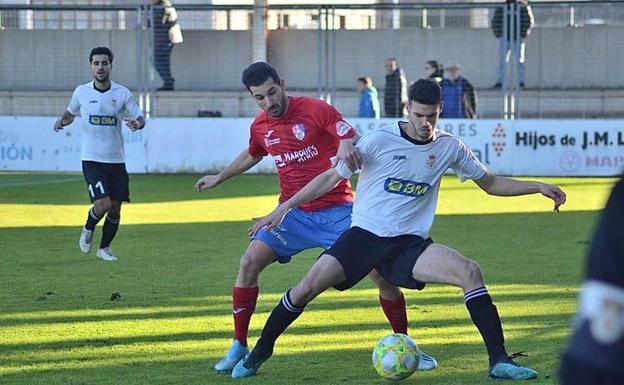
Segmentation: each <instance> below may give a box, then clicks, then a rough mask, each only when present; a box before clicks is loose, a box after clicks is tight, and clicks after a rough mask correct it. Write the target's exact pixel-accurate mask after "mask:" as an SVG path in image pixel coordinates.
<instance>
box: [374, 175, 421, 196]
mask: <svg viewBox="0 0 624 385" xmlns="http://www.w3.org/2000/svg"><path fill="white" fill-rule="evenodd" d="M430 188H431V185H430V184H429V183H424V182H414V181H412V180H407V179H398V178H388V179H386V181H385V183H384V190H386V191H387V192H389V193H392V194H399V195H406V196H410V197H420V196H423V195H425V194H426V193H427V191H429V189H430Z"/></svg>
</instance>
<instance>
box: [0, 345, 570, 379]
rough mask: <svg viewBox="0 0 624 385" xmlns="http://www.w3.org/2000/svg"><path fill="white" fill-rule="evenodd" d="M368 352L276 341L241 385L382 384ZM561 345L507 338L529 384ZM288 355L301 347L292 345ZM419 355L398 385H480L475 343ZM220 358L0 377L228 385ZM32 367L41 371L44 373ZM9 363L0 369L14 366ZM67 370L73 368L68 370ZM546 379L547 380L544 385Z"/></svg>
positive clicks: (107, 362)
mask: <svg viewBox="0 0 624 385" xmlns="http://www.w3.org/2000/svg"><path fill="white" fill-rule="evenodd" d="M369 343H370V345H371V347H370V348H353V347H350V346H348V345H347V346H344V347H340V348H335V347H328V348H326V349H323V350H322V351H319V350H304V351H300V352H284V350H285V349H286V348H292V347H293V346H292V344H288V346H285V345H287V344H284V343H281V342H280V341H278V344H277V345H276V350H275V354H274V356H273V357H272V358H271V359H270V360H269V361H267V362H266V363H265V364H264V365H263V367H262V368H261V370H260V371H259V374H258V376H257V377H255V378H253V379H250V380H247V383H250V384H251V383H253V384H309V383H318V384H363V383H366V384H382V383H386V384H387V382H386V381H385V380H383V379H381V378H379V377H377V376H376V374H375V373H374V371H373V369H372V365H371V364H370V354H371V353H370V352H371V350H372V346H373V345H374V339H371V340H370V341H369ZM562 343H563V341H562V339H560V338H550V339H542V340H540V341H537V342H536V341H535V340H533V339H532V338H531V337H522V338H515V339H513V341H511V342H510V345H514V346H522V347H524V346H529V347H531V349H529V357H527V358H522V359H521V360H520V362H521V363H523V364H524V365H527V366H531V367H534V368H536V369H537V370H538V371H539V372H540V374H541V375H540V378H539V379H538V380H537V381H533V382H532V384H535V383H540V384H542V383H548V384H550V383H552V378H547V376H548V377H552V374H553V372H554V370H555V368H556V366H557V363H558V355H559V351H560V350H561V347H562ZM294 344H295V345H299V346H295V348H301V347H302V346H301V344H300V343H299V342H294ZM426 349H427V351H428V352H429V353H430V354H433V355H435V357H436V358H437V359H438V360H439V362H440V367H439V368H438V369H437V370H435V371H432V372H428V373H416V374H415V375H414V376H413V377H410V378H409V379H408V380H406V381H404V382H402V383H406V384H411V383H413V384H483V383H486V382H488V380H487V378H486V370H487V356H486V354H485V349H484V348H483V346H482V344H481V343H479V342H469V343H461V344H458V343H447V342H444V341H443V340H441V341H439V343H436V344H435V345H431V346H427V347H426ZM221 353H222V352H220V351H215V350H208V349H199V350H196V351H189V352H180V353H179V354H175V353H172V352H161V351H152V352H149V353H145V352H144V351H141V350H140V349H139V350H136V351H134V352H130V353H126V352H123V353H116V352H115V350H114V349H111V350H106V351H98V352H96V353H95V354H94V355H91V356H85V357H77V358H67V359H65V360H64V361H63V360H51V361H47V362H46V361H41V362H39V361H36V360H35V361H29V366H28V367H25V368H23V372H21V373H11V374H6V375H4V376H3V380H4V381H8V382H7V383H11V384H18V383H19V384H26V383H28V384H39V383H41V384H43V383H45V384H57V383H58V384H60V383H62V384H65V383H89V384H96V383H97V384H113V383H114V384H144V383H145V384H147V383H150V384H217V383H230V382H232V380H231V379H230V378H229V377H227V376H224V375H217V374H215V373H214V372H213V371H212V369H211V366H212V365H213V364H214V362H215V360H216V359H217V358H218V357H219V356H220V354H221ZM40 364H48V365H46V366H45V369H44V368H41V367H38V366H39V365H40ZM14 365H15V363H9V365H7V367H15V366H14ZM72 366H73V367H72ZM549 380H550V381H549Z"/></svg>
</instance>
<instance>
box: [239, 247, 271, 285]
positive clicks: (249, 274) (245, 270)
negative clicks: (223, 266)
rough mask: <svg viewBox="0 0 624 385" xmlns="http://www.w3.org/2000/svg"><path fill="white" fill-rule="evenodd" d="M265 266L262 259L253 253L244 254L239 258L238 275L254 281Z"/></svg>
mask: <svg viewBox="0 0 624 385" xmlns="http://www.w3.org/2000/svg"><path fill="white" fill-rule="evenodd" d="M265 266H266V264H265V263H264V258H262V257H261V256H260V255H258V254H256V253H253V252H246V253H245V254H243V257H242V258H241V262H240V273H239V275H242V276H244V277H245V278H250V279H255V278H257V277H258V275H259V274H260V272H261V271H262V270H263V269H264V267H265Z"/></svg>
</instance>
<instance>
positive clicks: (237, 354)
mask: <svg viewBox="0 0 624 385" xmlns="http://www.w3.org/2000/svg"><path fill="white" fill-rule="evenodd" d="M247 353H249V349H248V348H247V346H243V345H242V344H241V343H240V342H238V340H234V342H232V346H230V349H229V350H228V352H227V353H226V355H225V357H224V358H223V359H222V360H221V361H219V362H218V363H217V364H216V365H215V367H214V368H215V370H216V371H217V372H219V373H229V372H231V371H232V369H234V366H236V363H237V362H238V361H240V360H241V359H242V358H243V357H245V355H246V354H247Z"/></svg>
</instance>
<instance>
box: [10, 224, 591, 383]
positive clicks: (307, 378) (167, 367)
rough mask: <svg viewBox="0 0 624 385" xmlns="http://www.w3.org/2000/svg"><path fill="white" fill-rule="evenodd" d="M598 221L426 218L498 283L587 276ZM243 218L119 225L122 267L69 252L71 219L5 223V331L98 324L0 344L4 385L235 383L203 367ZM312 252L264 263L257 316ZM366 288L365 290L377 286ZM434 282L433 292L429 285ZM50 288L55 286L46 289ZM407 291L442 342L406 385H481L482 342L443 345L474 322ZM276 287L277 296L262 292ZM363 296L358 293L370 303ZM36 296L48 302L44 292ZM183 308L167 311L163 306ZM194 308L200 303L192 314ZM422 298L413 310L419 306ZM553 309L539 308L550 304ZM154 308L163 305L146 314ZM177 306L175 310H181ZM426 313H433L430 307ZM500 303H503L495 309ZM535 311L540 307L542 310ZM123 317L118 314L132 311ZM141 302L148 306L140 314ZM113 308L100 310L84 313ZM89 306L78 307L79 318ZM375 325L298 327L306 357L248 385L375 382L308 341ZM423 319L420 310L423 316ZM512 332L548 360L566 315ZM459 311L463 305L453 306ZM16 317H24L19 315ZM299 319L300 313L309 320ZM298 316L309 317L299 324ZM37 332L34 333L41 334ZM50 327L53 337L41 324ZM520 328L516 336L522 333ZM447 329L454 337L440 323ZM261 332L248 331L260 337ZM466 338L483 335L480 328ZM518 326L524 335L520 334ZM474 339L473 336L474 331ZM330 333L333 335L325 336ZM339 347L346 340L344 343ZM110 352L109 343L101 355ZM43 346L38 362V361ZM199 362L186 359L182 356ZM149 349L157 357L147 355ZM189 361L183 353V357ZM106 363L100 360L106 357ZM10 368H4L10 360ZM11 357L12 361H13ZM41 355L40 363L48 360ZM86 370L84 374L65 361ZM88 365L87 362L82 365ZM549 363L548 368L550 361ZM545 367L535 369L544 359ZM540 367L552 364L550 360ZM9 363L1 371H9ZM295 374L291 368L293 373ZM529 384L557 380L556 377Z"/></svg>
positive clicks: (344, 355)
mask: <svg viewBox="0 0 624 385" xmlns="http://www.w3.org/2000/svg"><path fill="white" fill-rule="evenodd" d="M595 217H596V213H595V212H562V213H558V214H552V213H518V214H501V215H496V214H492V215H448V216H440V217H438V218H437V220H436V224H435V226H434V233H433V237H434V239H435V240H436V241H437V242H440V243H445V244H449V245H450V246H452V247H455V248H457V249H458V250H460V251H461V252H462V253H464V254H465V255H467V256H468V257H470V258H472V259H475V260H476V261H478V262H479V263H480V265H481V266H482V269H483V271H484V273H485V277H486V280H487V282H488V283H490V284H496V285H523V284H526V285H543V286H545V287H549V288H552V287H555V288H556V287H557V286H558V285H560V286H562V287H565V288H569V287H574V286H576V285H577V284H578V283H580V280H581V270H582V266H583V260H584V255H585V249H586V247H587V244H586V240H587V239H588V238H589V234H590V230H591V228H592V226H593V223H594V220H595ZM247 227H248V222H223V223H198V224H163V225H160V224H159V225H130V226H123V225H122V227H121V230H120V232H119V235H118V237H117V239H116V240H115V243H114V249H115V250H116V252H117V253H118V254H119V256H120V260H119V261H118V262H116V263H104V262H102V261H99V260H97V259H95V257H93V256H92V255H91V256H89V257H86V256H84V255H81V254H80V253H79V252H78V251H77V248H76V236H77V231H76V229H75V228H73V227H71V228H70V227H48V228H45V227H42V228H11V229H2V233H1V234H0V249H1V250H2V258H0V314H2V317H0V327H2V328H5V330H0V332H6V331H7V329H10V328H11V327H14V326H17V327H20V326H24V327H25V328H28V327H29V326H32V327H33V328H37V327H45V328H47V327H48V326H47V325H49V328H50V329H49V331H54V327H55V324H57V323H61V324H67V323H74V322H75V323H78V322H93V323H94V329H93V333H92V334H91V335H90V336H89V337H88V338H85V339H80V338H71V339H68V340H64V341H44V342H24V343H21V342H11V343H7V342H6V340H5V342H4V343H1V342H0V359H1V360H2V362H3V364H2V365H0V370H6V368H7V367H13V366H17V367H18V368H14V370H20V371H22V372H21V373H8V372H5V374H3V375H2V377H1V378H0V382H2V384H3V385H4V384H5V383H11V384H13V383H15V384H69V383H78V384H79V383H85V384H93V383H97V384H98V385H99V384H150V385H154V384H179V383H184V384H200V383H201V384H206V383H208V384H213V383H214V384H216V383H225V382H229V381H230V380H229V379H228V378H227V377H222V376H215V375H213V374H212V373H211V370H210V367H211V366H210V365H211V364H212V361H214V359H216V358H217V357H218V356H219V355H220V354H222V350H224V348H225V344H226V343H227V341H228V340H229V338H230V337H231V332H230V331H229V328H230V327H231V321H230V320H229V312H230V310H229V309H230V303H229V296H230V291H231V286H232V284H233V281H234V279H235V276H236V272H237V270H238V260H239V256H240V255H241V253H242V252H243V250H244V249H245V248H246V246H247V242H248V239H247V236H246V229H247ZM317 255H318V252H317V251H309V252H306V253H304V254H303V255H300V256H297V257H296V258H295V261H294V262H293V263H291V264H288V265H272V266H271V267H269V268H268V270H267V271H266V272H265V273H264V274H263V275H262V277H261V284H260V286H261V297H260V304H259V307H258V312H260V313H265V314H264V315H263V316H266V312H268V311H270V310H271V309H272V308H273V306H274V305H275V304H276V303H277V299H278V298H279V296H280V295H281V293H283V291H284V290H285V289H286V288H288V287H290V286H292V285H294V284H296V283H297V281H298V280H299V279H300V277H302V276H303V274H304V273H305V272H306V271H307V270H308V268H309V266H310V265H311V264H312V263H313V262H314V260H315V258H316V256H317ZM371 287H372V284H371V283H370V282H363V283H361V284H360V286H358V288H357V289H356V292H357V290H359V289H368V288H371ZM492 287H493V289H492V294H493V297H494V300H495V301H496V302H497V304H499V305H500V304H506V303H509V306H514V305H513V304H514V303H518V302H519V301H533V302H535V303H536V304H539V302H540V301H547V303H552V302H555V301H559V302H562V303H566V302H567V303H569V302H572V301H574V297H575V296H576V294H575V292H574V291H569V292H567V291H565V290H566V289H564V288H562V289H561V290H555V291H552V290H546V289H544V290H540V289H539V287H537V288H531V286H529V288H531V289H530V290H528V291H522V292H517V293H515V292H513V290H512V289H509V290H506V291H505V292H501V293H497V292H496V286H495V285H492ZM436 290H437V289H436ZM112 292H120V293H121V295H122V300H121V301H118V302H112V301H110V295H111V293H112ZM47 293H52V294H47ZM427 293H428V289H425V291H424V292H423V295H422V296H419V294H410V295H409V299H408V302H409V304H410V305H411V308H412V309H411V310H410V316H411V318H412V323H413V324H414V325H416V329H415V330H414V334H415V335H416V336H418V333H419V331H418V329H422V333H423V334H426V333H432V332H433V333H436V331H437V330H440V333H441V335H440V339H439V341H437V342H436V343H435V344H432V345H431V346H426V348H427V350H428V352H429V351H431V350H432V351H431V352H432V354H435V355H436V358H439V359H440V361H441V367H440V369H439V370H437V371H436V372H435V373H428V374H419V375H418V377H413V378H411V379H409V380H407V381H406V382H404V383H414V384H416V383H418V384H433V383H435V384H454V385H456V384H480V383H484V382H485V365H486V363H485V358H484V349H483V348H482V347H481V345H480V344H477V343H463V342H462V343H456V344H452V343H449V342H447V341H445V336H444V334H442V333H443V331H442V328H444V327H450V328H452V329H458V330H460V331H459V332H461V331H463V330H464V329H463V328H464V327H466V328H471V327H472V326H471V323H470V319H469V317H468V315H467V312H466V311H465V309H463V305H462V304H461V296H460V293H459V292H457V296H448V295H442V296H439V297H437V296H435V295H429V294H427ZM267 295H270V296H272V298H266V297H264V298H263V296H267ZM365 296H366V297H365ZM41 297H44V299H43V300H41ZM169 306H170V307H178V308H176V309H172V310H171V311H168V310H167V307H169ZM194 306H197V308H194ZM414 306H416V308H414ZM434 306H444V307H452V306H456V307H457V309H461V315H462V316H463V317H461V318H448V317H446V318H443V319H440V317H439V316H437V315H436V317H437V318H435V319H434V318H430V319H428V313H427V311H431V310H432V309H434ZM544 306H547V305H544ZM151 307H160V308H162V310H157V311H155V312H152V311H150V310H149V309H150V308H151ZM180 307H182V308H180ZM377 307H378V304H377V299H376V296H375V295H374V294H373V295H371V293H370V292H368V293H367V294H362V296H361V297H360V296H357V298H351V297H349V296H348V295H346V296H345V299H344V300H342V301H341V300H340V297H339V296H337V297H333V296H332V298H327V299H323V298H322V297H321V298H320V299H319V300H318V301H317V302H314V303H313V304H312V305H311V306H310V309H309V310H310V312H315V311H323V310H335V309H340V310H348V311H351V312H353V313H355V312H356V311H358V310H360V309H367V308H375V309H377ZM430 307H431V309H429V308H430ZM499 307H500V306H499ZM542 307H543V306H542ZM137 309H139V310H138V313H135V314H124V312H125V311H126V310H131V311H137ZM142 309H145V311H144V312H141V311H142ZM99 310H107V311H110V313H107V314H88V312H91V311H96V312H97V311H99ZM63 311H72V312H77V313H78V314H73V315H71V316H63V315H54V314H51V313H54V312H63ZM83 311H84V312H85V313H86V314H80V313H81V312H83ZM375 311H376V314H377V316H376V318H375V320H373V321H371V320H363V322H361V323H357V324H341V323H340V322H337V324H335V325H334V324H332V325H331V326H318V325H306V324H301V325H297V324H295V325H293V328H292V329H290V330H289V331H288V334H289V335H291V336H301V341H300V342H298V343H300V344H301V346H303V347H306V346H307V344H309V346H310V349H308V350H309V351H306V352H305V353H297V354H282V353H280V351H283V350H282V349H284V347H285V345H279V344H278V350H277V353H276V354H277V355H276V357H275V359H273V360H271V361H269V363H267V365H266V367H265V368H263V371H262V372H261V373H260V376H258V377H257V379H254V380H253V382H249V383H253V384H309V383H318V384H362V383H367V384H368V383H372V384H377V383H379V384H381V383H385V381H383V380H381V379H379V378H377V377H376V376H375V374H374V373H373V372H372V370H371V369H370V364H369V360H370V349H361V350H359V349H353V348H352V347H350V346H349V344H348V343H345V346H344V347H343V348H339V349H334V348H328V349H327V350H326V351H324V352H319V351H315V350H314V349H311V348H312V347H313V345H314V344H312V343H310V342H307V341H306V336H308V337H310V338H312V337H313V336H314V335H315V334H316V335H318V334H321V335H322V334H323V333H326V332H327V331H328V330H329V331H332V332H336V333H343V334H344V335H352V334H357V333H367V332H369V331H370V334H371V336H374V338H371V343H370V345H371V347H372V345H373V344H374V341H373V340H374V339H375V338H377V337H378V336H380V334H382V333H384V332H383V331H387V325H386V322H385V320H384V319H383V316H382V315H381V311H379V310H378V309H377V310H375ZM421 313H422V314H421ZM501 313H502V314H501V316H502V319H503V322H504V326H505V328H506V329H507V330H511V331H513V332H517V334H518V335H521V336H520V337H514V338H512V339H511V340H509V341H508V346H510V347H511V349H514V350H517V349H516V347H519V348H521V349H524V350H527V349H528V350H530V351H535V352H537V354H536V355H535V356H533V355H532V356H531V357H530V358H529V359H525V360H526V362H528V363H533V364H535V365H538V370H540V369H541V370H544V371H545V370H550V369H548V368H552V367H554V366H556V360H557V358H556V356H557V354H558V351H559V349H560V348H561V346H562V344H563V337H562V338H559V337H553V336H551V335H552V334H555V335H556V334H560V333H564V334H565V333H566V332H567V330H568V327H567V322H568V320H569V318H570V314H569V313H563V312H560V313H554V314H551V313H549V314H531V311H530V310H527V312H526V314H523V315H517V314H514V315H509V316H507V315H506V314H505V313H504V312H501ZM458 314H459V313H458ZM20 317H22V318H21V319H20ZM192 317H199V318H202V317H203V320H205V321H208V319H209V318H210V317H225V318H226V319H228V321H227V323H226V324H225V325H223V327H222V328H220V329H219V330H206V331H204V332H198V331H189V330H178V331H176V332H175V333H170V334H164V335H152V336H149V335H148V336H145V335H134V336H128V337H109V336H107V335H106V334H105V333H98V330H97V328H96V326H97V325H98V324H100V323H107V322H114V321H124V320H128V321H138V322H145V324H146V327H149V325H150V324H151V321H157V322H160V323H163V322H167V320H172V321H173V320H174V319H176V318H178V319H184V318H192ZM303 317H306V315H305V314H304V316H303ZM302 321H305V318H302ZM35 330H36V329H35ZM49 331H48V332H49ZM519 331H521V333H520V332H519ZM446 332H448V331H446ZM258 333H259V329H258V327H257V326H254V327H253V328H252V335H255V336H257V335H258ZM474 333H477V332H476V330H475V331H474ZM526 334H532V335H531V336H530V337H529V336H527V337H525V335H526ZM476 335H477V336H478V334H476ZM215 339H216V340H223V341H224V346H223V347H219V349H215V348H214V347H212V348H206V349H204V350H202V349H200V350H199V351H195V350H193V348H189V350H188V351H183V352H180V353H179V354H173V353H170V352H169V353H162V352H161V353H159V352H158V348H155V349H156V350H155V351H154V350H151V348H147V349H142V348H141V347H137V348H136V351H135V353H131V354H130V355H129V356H123V354H121V353H119V354H118V355H119V356H120V358H118V359H115V355H116V353H115V352H117V350H116V349H117V347H121V346H132V345H137V344H139V345H140V344H150V343H154V344H163V345H164V346H167V345H168V344H174V343H177V342H185V341H199V342H201V341H211V340H215ZM331 343H336V341H331V340H328V344H331ZM337 343H340V341H338V342H337ZM90 347H92V348H93V349H95V351H96V354H99V353H98V352H100V351H103V353H102V356H103V358H102V360H100V361H98V359H97V356H96V358H90V357H88V356H80V354H79V353H77V354H79V357H77V358H71V357H68V358H66V359H65V361H63V360H62V359H58V360H57V359H56V358H53V357H49V358H48V359H46V358H45V357H44V356H45V351H54V352H56V353H58V352H59V351H61V352H63V351H65V350H67V351H68V352H71V350H72V349H89V348H90ZM109 349H110V350H109ZM39 354H43V355H44V356H43V357H40V356H38V355H39ZM189 355H190V356H194V357H193V358H188V357H186V356H189ZM150 357H153V359H151V358H150ZM185 357H186V358H185ZM106 360H108V361H106ZM5 363H6V364H5ZM11 363H12V364H11ZM46 363H47V364H46ZM72 365H73V366H77V367H80V368H79V369H75V368H72ZM81 365H82V367H81ZM548 365H549V366H548ZM540 366H541V367H540ZM547 366H548V367H547ZM3 368H4V369H3ZM293 373H294V374H293ZM544 381H546V382H532V383H533V384H535V383H548V384H550V383H552V380H544Z"/></svg>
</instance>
